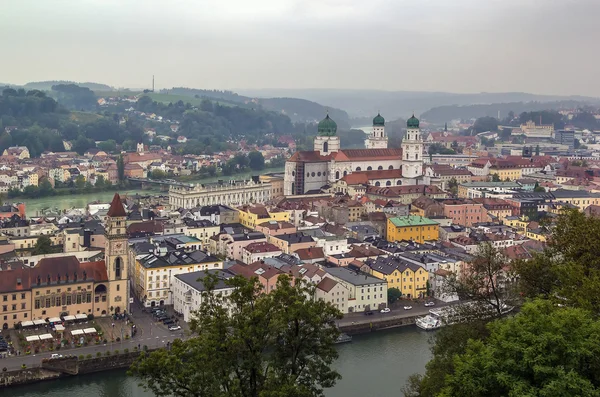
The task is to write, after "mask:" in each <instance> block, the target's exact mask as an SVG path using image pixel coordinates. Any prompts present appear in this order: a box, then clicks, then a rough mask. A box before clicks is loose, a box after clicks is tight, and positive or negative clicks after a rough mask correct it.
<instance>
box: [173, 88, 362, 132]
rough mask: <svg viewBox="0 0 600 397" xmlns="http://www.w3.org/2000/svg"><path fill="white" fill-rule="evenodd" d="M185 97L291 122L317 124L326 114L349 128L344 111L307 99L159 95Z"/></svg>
mask: <svg viewBox="0 0 600 397" xmlns="http://www.w3.org/2000/svg"><path fill="white" fill-rule="evenodd" d="M167 92H168V93H169V94H175V95H186V96H191V97H195V98H207V99H213V100H219V101H226V102H231V103H237V104H246V105H248V104H250V105H251V104H253V103H254V104H256V105H260V106H261V107H263V108H264V109H266V110H271V111H274V112H278V113H282V114H285V115H287V116H288V117H289V118H290V119H291V120H292V122H318V121H320V120H322V119H323V118H324V117H325V115H326V114H327V113H329V115H330V116H331V118H333V119H334V120H335V121H336V122H337V123H338V125H339V126H340V127H341V128H350V117H349V116H348V113H346V112H345V111H344V110H341V109H338V108H335V107H328V106H324V105H321V104H320V103H316V102H314V101H310V100H307V99H301V98H293V97H273V98H255V97H251V96H243V95H239V94H238V93H236V92H233V91H227V90H224V91H218V90H202V89H195V88H185V87H173V88H171V89H164V90H161V93H167Z"/></svg>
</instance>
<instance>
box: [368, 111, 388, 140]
mask: <svg viewBox="0 0 600 397" xmlns="http://www.w3.org/2000/svg"><path fill="white" fill-rule="evenodd" d="M365 147H366V148H367V149H387V147H388V137H387V136H386V135H385V119H384V118H383V117H381V114H379V113H377V116H375V118H374V119H373V129H372V131H371V134H370V135H369V137H368V138H367V139H366V140H365Z"/></svg>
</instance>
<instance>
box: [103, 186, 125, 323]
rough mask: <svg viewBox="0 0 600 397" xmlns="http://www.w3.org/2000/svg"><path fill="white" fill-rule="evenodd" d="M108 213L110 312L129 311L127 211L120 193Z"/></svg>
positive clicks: (107, 255) (107, 265)
mask: <svg viewBox="0 0 600 397" xmlns="http://www.w3.org/2000/svg"><path fill="white" fill-rule="evenodd" d="M106 215H107V217H106V225H105V226H104V238H105V242H104V246H105V251H104V263H105V265H106V273H107V274H108V291H107V295H108V307H109V313H123V311H125V310H127V312H129V255H128V252H127V250H128V244H127V213H126V212H125V208H124V207H123V204H122V203H121V197H120V196H119V193H115V196H114V197H113V200H112V202H111V203H110V208H109V209H108V213H107V214H106Z"/></svg>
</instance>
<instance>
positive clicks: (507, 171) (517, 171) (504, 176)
mask: <svg viewBox="0 0 600 397" xmlns="http://www.w3.org/2000/svg"><path fill="white" fill-rule="evenodd" d="M494 174H496V175H498V178H500V180H501V181H506V180H509V181H516V180H517V179H521V178H522V177H523V172H522V170H521V168H519V167H517V166H515V167H497V166H492V167H490V178H491V177H493V175H494Z"/></svg>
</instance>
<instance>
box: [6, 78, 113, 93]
mask: <svg viewBox="0 0 600 397" xmlns="http://www.w3.org/2000/svg"><path fill="white" fill-rule="evenodd" d="M70 84H76V85H78V86H79V87H83V88H89V89H90V90H92V91H111V90H112V89H113V88H112V87H111V86H109V85H106V84H100V83H92V82H84V83H77V82H75V81H65V80H50V81H33V82H30V83H27V84H25V85H24V86H22V87H21V88H23V89H25V90H28V91H29V90H41V91H50V90H51V89H52V86H55V85H70ZM13 86H14V85H13Z"/></svg>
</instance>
